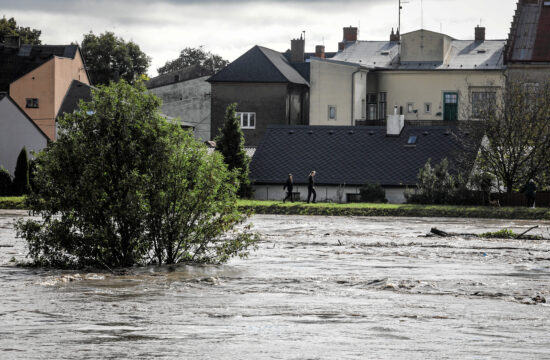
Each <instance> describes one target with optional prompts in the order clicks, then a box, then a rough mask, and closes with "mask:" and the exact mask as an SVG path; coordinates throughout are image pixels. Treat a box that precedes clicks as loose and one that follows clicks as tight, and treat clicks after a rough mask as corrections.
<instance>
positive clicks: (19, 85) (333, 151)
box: [0, 0, 550, 202]
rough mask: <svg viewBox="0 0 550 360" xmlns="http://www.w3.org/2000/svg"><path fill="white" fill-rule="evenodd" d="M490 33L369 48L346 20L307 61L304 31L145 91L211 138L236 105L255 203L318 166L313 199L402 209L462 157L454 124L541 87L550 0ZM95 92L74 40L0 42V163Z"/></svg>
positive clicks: (400, 37) (420, 33)
mask: <svg viewBox="0 0 550 360" xmlns="http://www.w3.org/2000/svg"><path fill="white" fill-rule="evenodd" d="M485 34H486V29H485V28H484V27H480V26H477V27H475V28H474V29H473V31H472V39H471V40H458V39H454V38H453V37H451V36H448V35H446V34H442V33H437V32H433V31H429V30H425V29H420V30H417V31H413V32H410V33H406V34H399V30H398V31H394V30H393V29H392V30H391V33H390V34H389V37H388V39H387V40H384V41H371V40H360V39H359V32H358V29H357V28H356V27H353V26H350V27H345V28H344V29H343V36H342V41H341V42H339V43H338V44H337V46H338V51H336V52H326V51H325V46H323V45H317V46H315V52H311V53H308V52H306V51H305V49H306V41H305V39H304V38H303V37H302V36H301V37H300V38H298V39H293V40H291V42H290V49H289V50H287V51H285V52H279V51H275V50H272V49H268V48H266V47H263V46H259V45H257V46H254V47H252V48H251V49H250V50H248V51H247V52H246V53H244V54H243V55H242V56H240V57H239V58H237V59H236V60H235V61H233V62H232V63H231V64H229V65H228V66H227V67H225V68H224V69H222V70H221V71H219V72H217V73H214V71H212V69H208V68H206V67H201V66H199V65H196V66H192V67H189V68H186V69H182V70H178V71H175V72H171V73H168V74H163V75H161V76H158V77H156V78H153V79H151V80H150V81H149V82H148V83H147V87H148V89H149V91H150V92H152V93H154V94H156V95H157V96H159V97H160V98H161V99H162V100H163V105H162V112H163V113H164V114H166V115H167V116H168V117H171V118H177V119H179V121H180V122H181V125H182V126H183V127H186V128H191V129H193V131H194V133H195V136H196V137H197V138H198V139H200V140H202V141H204V142H206V143H208V144H212V140H214V139H215V138H216V136H217V135H218V132H219V129H220V128H221V127H222V125H223V122H224V114H225V109H226V107H227V106H228V105H229V104H231V103H234V102H235V103H237V104H238V113H237V116H238V117H239V119H240V122H241V128H242V129H243V132H244V135H245V143H246V146H247V147H248V148H249V150H250V153H251V154H254V156H253V160H252V163H251V167H250V169H251V173H250V176H251V179H252V181H253V183H254V186H255V187H256V191H255V194H256V195H255V196H256V197H257V198H261V199H279V198H281V197H282V196H283V193H282V184H283V183H284V181H285V179H286V176H287V174H288V173H293V174H294V179H295V182H296V183H297V184H298V187H297V188H298V189H300V186H301V185H303V184H305V183H306V181H307V175H308V174H309V172H310V171H311V170H316V171H317V173H318V176H317V182H318V184H319V188H318V193H320V197H321V199H325V200H329V201H342V200H343V201H345V200H346V198H353V196H352V195H354V194H357V192H358V189H359V187H360V186H361V185H363V184H365V183H378V184H381V185H382V186H383V187H384V188H385V189H386V194H387V197H388V199H389V200H390V201H392V202H403V201H404V196H403V189H405V188H407V187H414V186H415V183H416V175H417V173H418V170H419V168H420V167H422V166H423V165H424V163H425V162H426V161H427V160H428V159H431V160H432V162H439V161H440V160H441V159H443V158H451V159H452V158H453V157H455V156H456V154H457V153H459V152H461V151H462V152H463V151H464V149H462V148H461V139H460V138H461V137H464V136H465V135H464V134H461V133H460V131H459V130H458V124H459V122H460V121H462V120H475V119H476V117H477V113H478V109H479V108H480V106H482V104H483V103H484V102H486V101H487V100H490V99H493V98H495V97H497V96H498V94H499V92H500V91H501V90H502V89H503V87H504V86H505V82H506V79H507V78H510V77H513V78H517V79H521V80H522V81H525V82H527V83H532V84H534V85H536V83H537V81H540V80H539V79H541V78H542V77H547V76H548V74H550V35H549V34H550V2H548V1H543V0H519V1H518V4H517V10H516V13H515V16H514V18H513V20H512V25H511V29H510V34H509V37H508V39H501V40H489V39H486V35H485ZM90 89H91V87H90V80H89V77H88V74H87V71H86V67H85V64H84V62H83V60H82V55H81V53H80V49H79V48H78V46H76V45H67V46H52V45H21V44H20V43H19V41H18V39H17V38H14V37H6V38H4V39H0V164H1V165H3V166H4V167H6V168H7V169H8V170H9V171H10V172H11V173H13V171H14V167H15V160H16V158H17V154H18V152H19V151H20V149H21V148H22V147H23V146H26V147H27V149H28V150H34V151H39V150H40V149H42V148H44V147H45V146H46V144H47V142H48V141H55V138H56V136H57V130H56V129H57V126H56V121H57V119H58V118H59V116H61V115H62V114H64V113H66V112H72V111H74V110H75V109H77V106H78V101H79V99H84V100H89V99H90V91H91V90H90ZM462 155H464V154H461V156H462ZM348 194H349V196H347V195H348Z"/></svg>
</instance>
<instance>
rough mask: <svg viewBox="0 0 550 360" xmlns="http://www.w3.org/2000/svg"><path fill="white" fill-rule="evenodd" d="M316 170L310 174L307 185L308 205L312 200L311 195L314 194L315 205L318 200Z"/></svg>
mask: <svg viewBox="0 0 550 360" xmlns="http://www.w3.org/2000/svg"><path fill="white" fill-rule="evenodd" d="M315 174H316V172H315V170H313V171H312V172H310V173H309V177H308V184H307V203H308V204H309V199H310V198H311V194H313V201H312V203H314V204H315V200H316V199H317V193H316V192H315Z"/></svg>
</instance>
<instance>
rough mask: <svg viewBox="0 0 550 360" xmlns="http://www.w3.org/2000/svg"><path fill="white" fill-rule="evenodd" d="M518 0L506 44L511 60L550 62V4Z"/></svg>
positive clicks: (508, 57) (507, 54)
mask: <svg viewBox="0 0 550 360" xmlns="http://www.w3.org/2000/svg"><path fill="white" fill-rule="evenodd" d="M544 3H546V1H543V2H537V1H518V4H517V10H516V15H515V16H514V20H513V22H512V26H511V29H510V35H509V37H508V42H507V44H506V56H507V60H508V61H511V62H516V61H517V62H550V6H548V5H544Z"/></svg>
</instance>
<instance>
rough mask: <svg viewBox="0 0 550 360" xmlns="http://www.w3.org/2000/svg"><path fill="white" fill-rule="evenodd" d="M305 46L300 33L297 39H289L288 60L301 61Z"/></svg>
mask: <svg viewBox="0 0 550 360" xmlns="http://www.w3.org/2000/svg"><path fill="white" fill-rule="evenodd" d="M305 48H306V40H305V39H304V38H303V36H302V35H300V38H299V39H292V40H291V41H290V62H292V63H303V62H304V53H305Z"/></svg>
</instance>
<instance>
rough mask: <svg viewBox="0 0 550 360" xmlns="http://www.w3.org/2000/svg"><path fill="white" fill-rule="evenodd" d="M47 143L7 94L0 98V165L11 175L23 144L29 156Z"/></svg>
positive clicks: (44, 137)
mask: <svg viewBox="0 0 550 360" xmlns="http://www.w3.org/2000/svg"><path fill="white" fill-rule="evenodd" d="M47 145H48V141H47V138H46V136H45V135H44V134H43V133H42V132H41V131H40V130H38V128H37V127H36V126H35V125H34V124H33V122H32V120H30V119H29V118H27V117H26V116H25V114H23V113H22V112H21V110H20V109H19V108H18V107H17V106H16V105H15V104H14V103H12V102H11V101H10V99H9V98H8V97H7V96H6V97H4V98H3V99H2V100H0V165H2V166H4V168H6V169H7V170H8V171H9V172H10V174H11V175H12V176H13V173H14V171H15V164H16V163H17V157H18V156H19V153H20V152H21V149H22V148H23V146H25V147H26V148H27V152H28V154H29V157H30V153H31V151H36V152H38V151H40V150H42V149H44V148H45V147H46V146H47Z"/></svg>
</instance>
